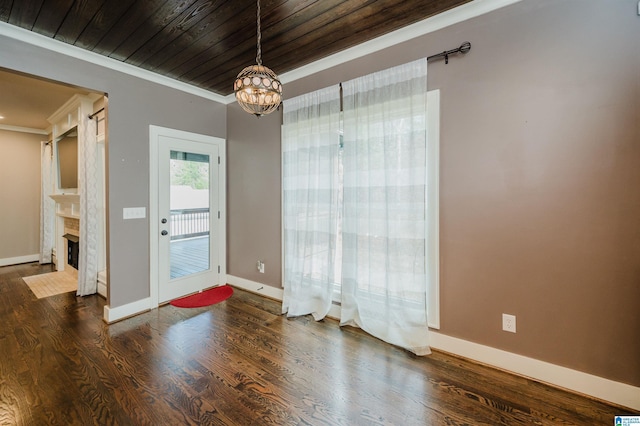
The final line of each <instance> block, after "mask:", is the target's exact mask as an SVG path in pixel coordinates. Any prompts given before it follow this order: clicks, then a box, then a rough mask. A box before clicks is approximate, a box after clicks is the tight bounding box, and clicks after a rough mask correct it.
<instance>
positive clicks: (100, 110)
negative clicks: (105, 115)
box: [89, 108, 104, 120]
mask: <svg viewBox="0 0 640 426" xmlns="http://www.w3.org/2000/svg"><path fill="white" fill-rule="evenodd" d="M102 111H104V108H100V109H99V110H97V111H96V112H94V113H93V114H89V120H91V119H93V117H95V116H96V115H98V114H100V113H101V112H102Z"/></svg>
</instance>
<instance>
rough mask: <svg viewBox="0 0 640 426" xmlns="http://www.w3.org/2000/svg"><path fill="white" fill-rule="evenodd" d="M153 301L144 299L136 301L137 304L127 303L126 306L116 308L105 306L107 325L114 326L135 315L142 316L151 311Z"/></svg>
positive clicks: (104, 318)
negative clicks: (113, 324)
mask: <svg viewBox="0 0 640 426" xmlns="http://www.w3.org/2000/svg"><path fill="white" fill-rule="evenodd" d="M150 306H151V299H150V298H148V297H147V298H144V299H140V300H136V301H135V302H131V303H127V304H126V305H122V306H117V307H115V308H111V307H109V305H105V306H104V315H103V317H102V318H103V320H104V322H106V323H107V324H112V323H114V322H116V321H120V320H123V319H125V318H129V317H132V316H134V315H138V314H141V313H143V312H147V311H150V310H151V307H150Z"/></svg>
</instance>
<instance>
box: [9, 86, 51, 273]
mask: <svg viewBox="0 0 640 426" xmlns="http://www.w3.org/2000/svg"><path fill="white" fill-rule="evenodd" d="M0 96H1V95H0ZM43 140H47V136H46V135H36V134H31V133H21V132H12V131H7V130H0V200H2V201H1V202H0V205H1V206H2V207H1V208H0V260H2V259H11V258H14V257H21V256H30V255H34V254H38V253H40V141H43Z"/></svg>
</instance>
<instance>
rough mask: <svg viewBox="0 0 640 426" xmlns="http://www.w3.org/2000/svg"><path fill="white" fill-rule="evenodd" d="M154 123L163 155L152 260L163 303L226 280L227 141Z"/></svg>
mask: <svg viewBox="0 0 640 426" xmlns="http://www.w3.org/2000/svg"><path fill="white" fill-rule="evenodd" d="M154 127H155V126H152V132H151V133H152V135H151V146H152V151H153V150H154V148H155V151H156V152H155V155H153V154H154V153H153V152H152V158H154V157H155V159H157V170H156V173H152V174H155V175H156V176H152V180H153V179H154V178H157V180H156V187H157V188H153V186H154V185H153V184H154V182H152V188H151V191H152V193H153V191H154V189H157V192H156V194H157V197H155V203H153V200H152V204H151V205H152V208H151V210H152V213H153V214H150V220H151V221H152V223H151V233H152V234H154V233H155V235H152V238H151V244H152V250H151V253H152V259H153V257H154V255H155V256H157V257H156V259H157V260H156V262H153V261H152V262H151V263H152V272H153V268H154V267H155V272H156V273H155V274H153V273H152V274H151V276H152V281H153V277H154V275H155V276H157V292H153V291H152V302H153V301H154V300H153V299H154V296H156V297H155V298H157V303H156V305H157V304H162V303H165V302H168V301H171V300H173V299H176V298H179V297H182V296H185V295H188V294H191V293H195V292H198V291H202V290H204V289H206V288H209V287H214V286H216V285H219V284H224V279H223V278H222V277H223V268H222V265H223V264H224V249H222V250H221V247H224V246H223V244H225V239H224V230H223V226H222V225H223V224H224V221H223V220H221V219H222V207H221V205H222V204H223V203H221V202H220V199H221V192H223V194H222V195H224V190H223V189H222V191H221V188H224V186H222V185H223V183H224V174H223V173H222V169H223V167H221V163H222V161H221V160H222V157H221V154H222V153H223V152H224V141H223V140H221V139H218V138H213V137H209V136H203V135H196V134H192V133H187V132H180V131H175V130H171V129H162V128H155V129H156V131H154ZM154 139H155V141H154ZM221 151H222V152H221ZM152 198H154V197H152ZM154 204H155V208H154ZM154 210H155V211H154ZM153 222H155V223H153ZM154 237H155V238H154ZM156 242H157V243H156ZM154 244H156V245H155V247H154ZM221 251H222V253H221ZM154 263H155V265H154ZM152 286H153V284H152ZM154 293H155V294H154Z"/></svg>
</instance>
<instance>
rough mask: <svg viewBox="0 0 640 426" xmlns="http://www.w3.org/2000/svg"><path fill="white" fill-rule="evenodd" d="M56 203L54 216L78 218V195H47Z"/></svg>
mask: <svg viewBox="0 0 640 426" xmlns="http://www.w3.org/2000/svg"><path fill="white" fill-rule="evenodd" d="M49 197H51V198H52V199H53V201H55V202H56V216H62V217H69V218H73V219H79V218H80V194H52V195H49Z"/></svg>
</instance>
